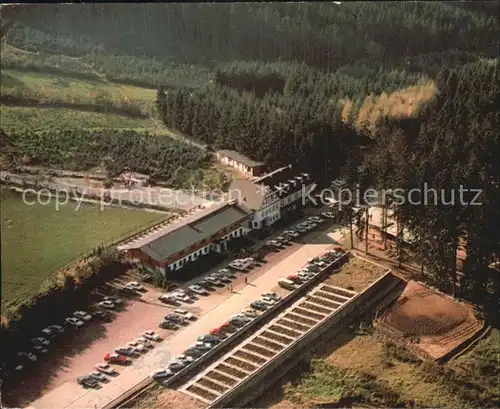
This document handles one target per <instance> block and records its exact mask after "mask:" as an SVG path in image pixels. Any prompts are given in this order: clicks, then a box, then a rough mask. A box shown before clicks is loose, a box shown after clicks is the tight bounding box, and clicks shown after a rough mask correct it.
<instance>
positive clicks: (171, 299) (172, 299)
mask: <svg viewBox="0 0 500 409" xmlns="http://www.w3.org/2000/svg"><path fill="white" fill-rule="evenodd" d="M158 300H160V301H161V302H163V303H165V304H170V305H179V300H178V299H177V297H176V296H174V295H167V294H162V295H160V296H159V297H158Z"/></svg>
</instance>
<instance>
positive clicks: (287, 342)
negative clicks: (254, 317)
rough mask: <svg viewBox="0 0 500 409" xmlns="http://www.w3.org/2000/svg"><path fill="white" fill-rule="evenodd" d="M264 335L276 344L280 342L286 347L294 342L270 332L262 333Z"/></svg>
mask: <svg viewBox="0 0 500 409" xmlns="http://www.w3.org/2000/svg"><path fill="white" fill-rule="evenodd" d="M262 335H263V336H264V337H266V338H270V339H273V340H275V341H276V342H280V343H282V344H284V345H288V344H290V343H291V342H292V340H291V339H290V338H287V337H282V336H280V335H278V334H275V333H273V332H269V331H263V332H262Z"/></svg>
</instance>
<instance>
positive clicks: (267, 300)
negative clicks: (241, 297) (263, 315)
mask: <svg viewBox="0 0 500 409" xmlns="http://www.w3.org/2000/svg"><path fill="white" fill-rule="evenodd" d="M261 301H262V302H263V303H264V304H267V305H269V306H271V305H274V304H276V301H275V300H273V299H272V298H270V297H262V299H261Z"/></svg>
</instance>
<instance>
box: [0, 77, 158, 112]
mask: <svg viewBox="0 0 500 409" xmlns="http://www.w3.org/2000/svg"><path fill="white" fill-rule="evenodd" d="M1 94H2V95H10V96H15V97H17V98H25V99H35V100H38V101H41V102H43V103H45V104H50V103H52V102H56V101H60V102H64V103H68V104H93V105H105V104H110V105H113V106H124V105H126V104H133V105H137V106H138V107H140V108H141V110H142V112H143V113H149V112H151V109H152V107H153V105H154V101H155V97H156V90H154V89H148V88H141V87H136V86H132V85H121V84H114V83H110V82H107V81H104V80H101V79H99V78H95V79H90V78H89V79H77V78H73V77H70V76H62V75H61V74H57V75H56V74H50V73H44V72H30V71H17V70H12V69H3V70H2V89H1Z"/></svg>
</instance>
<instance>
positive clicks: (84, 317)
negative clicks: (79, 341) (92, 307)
mask: <svg viewBox="0 0 500 409" xmlns="http://www.w3.org/2000/svg"><path fill="white" fill-rule="evenodd" d="M73 316H74V317H76V318H78V319H80V320H83V321H85V322H89V321H90V320H91V319H92V315H90V314H88V313H86V312H85V311H75V312H74V313H73Z"/></svg>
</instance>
